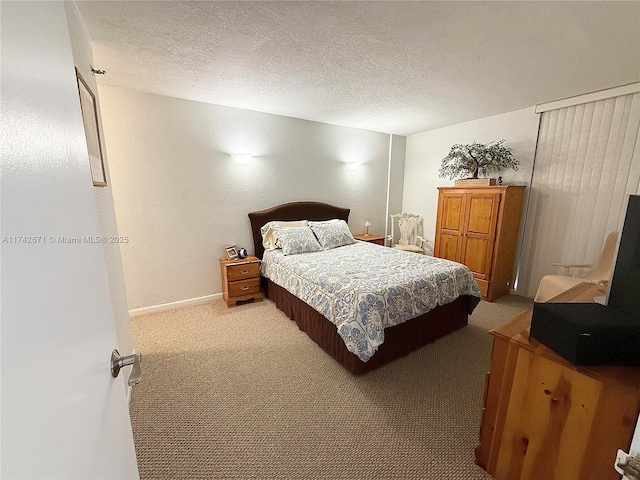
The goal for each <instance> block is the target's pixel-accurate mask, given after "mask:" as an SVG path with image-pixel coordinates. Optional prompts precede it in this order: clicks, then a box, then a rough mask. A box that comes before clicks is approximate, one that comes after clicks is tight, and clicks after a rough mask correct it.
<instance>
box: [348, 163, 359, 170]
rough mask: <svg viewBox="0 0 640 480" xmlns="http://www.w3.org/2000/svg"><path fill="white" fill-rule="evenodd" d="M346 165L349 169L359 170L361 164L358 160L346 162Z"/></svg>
mask: <svg viewBox="0 0 640 480" xmlns="http://www.w3.org/2000/svg"><path fill="white" fill-rule="evenodd" d="M345 165H346V166H347V168H348V169H349V170H357V169H358V167H359V166H360V164H359V163H358V162H345Z"/></svg>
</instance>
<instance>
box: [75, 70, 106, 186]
mask: <svg viewBox="0 0 640 480" xmlns="http://www.w3.org/2000/svg"><path fill="white" fill-rule="evenodd" d="M76 78H77V80H78V94H79V95H80V108H81V110H82V121H83V123H84V133H85V137H86V139H87V150H88V151H89V165H90V166H91V179H92V180H93V185H94V186H96V187H106V186H107V175H106V173H105V170H104V159H103V158H102V144H101V142H100V128H99V127H98V108H97V107H96V97H95V95H94V94H93V92H92V91H91V89H90V88H89V86H88V85H87V82H85V81H84V79H83V78H82V75H80V72H79V71H78V69H77V68H76Z"/></svg>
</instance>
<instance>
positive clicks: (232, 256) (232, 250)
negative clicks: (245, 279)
mask: <svg viewBox="0 0 640 480" xmlns="http://www.w3.org/2000/svg"><path fill="white" fill-rule="evenodd" d="M224 251H225V253H226V254H227V258H228V259H229V260H237V259H238V250H237V249H236V246H235V245H227V246H226V247H224Z"/></svg>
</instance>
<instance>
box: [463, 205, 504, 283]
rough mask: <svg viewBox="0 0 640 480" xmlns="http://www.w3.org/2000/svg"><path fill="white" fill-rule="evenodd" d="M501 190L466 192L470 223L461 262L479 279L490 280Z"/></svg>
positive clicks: (466, 231) (466, 232) (465, 233)
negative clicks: (497, 191) (499, 191)
mask: <svg viewBox="0 0 640 480" xmlns="http://www.w3.org/2000/svg"><path fill="white" fill-rule="evenodd" d="M499 205H500V194H499V193H491V192H489V193H487V192H485V193H476V192H471V193H467V206H466V208H467V212H468V214H467V224H466V227H465V230H464V234H463V247H462V248H463V253H462V262H461V263H464V264H465V265H466V266H467V267H469V270H471V272H472V273H473V275H474V277H476V278H477V279H479V280H486V281H489V278H490V276H491V263H492V260H493V245H494V243H495V233H496V224H497V218H498V207H499Z"/></svg>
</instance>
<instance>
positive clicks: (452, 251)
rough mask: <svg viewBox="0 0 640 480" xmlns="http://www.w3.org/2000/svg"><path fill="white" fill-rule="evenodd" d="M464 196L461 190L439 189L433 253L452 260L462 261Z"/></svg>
mask: <svg viewBox="0 0 640 480" xmlns="http://www.w3.org/2000/svg"><path fill="white" fill-rule="evenodd" d="M465 199H466V197H465V194H464V193H461V192H449V191H446V190H441V191H440V196H439V199H438V212H439V216H438V220H437V221H438V223H437V225H436V231H437V232H438V234H437V235H436V244H435V245H434V253H433V254H434V255H435V256H436V257H439V258H445V259H447V260H452V261H454V262H462V259H461V258H462V240H463V232H464V221H465V206H466V201H465Z"/></svg>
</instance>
